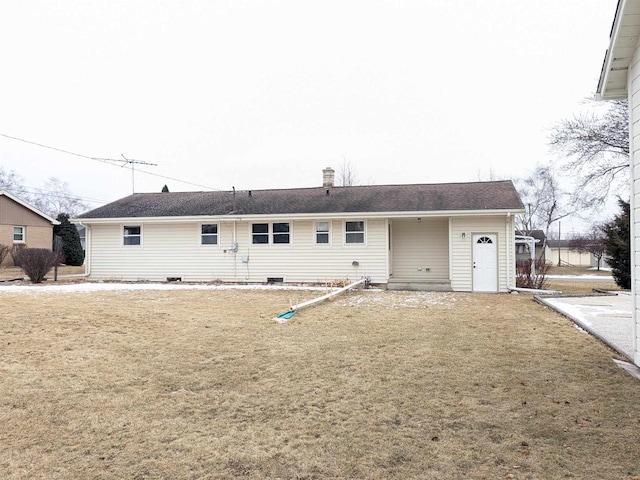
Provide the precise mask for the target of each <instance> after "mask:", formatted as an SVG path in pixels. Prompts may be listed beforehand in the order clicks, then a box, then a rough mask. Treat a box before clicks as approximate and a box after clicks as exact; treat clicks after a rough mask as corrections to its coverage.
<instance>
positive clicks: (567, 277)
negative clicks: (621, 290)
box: [546, 275, 613, 282]
mask: <svg viewBox="0 0 640 480" xmlns="http://www.w3.org/2000/svg"><path fill="white" fill-rule="evenodd" d="M546 278H554V279H556V280H589V281H591V280H594V281H603V282H606V281H613V277H611V276H608V275H547V276H546Z"/></svg>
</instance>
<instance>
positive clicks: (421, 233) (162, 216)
mask: <svg viewBox="0 0 640 480" xmlns="http://www.w3.org/2000/svg"><path fill="white" fill-rule="evenodd" d="M323 174H324V177H323V183H324V185H323V187H318V188H297V189H286V190H284V189H283V190H253V191H243V192H235V191H233V192H182V193H138V194H133V195H130V196H128V197H125V198H122V199H120V200H117V201H115V202H113V203H110V204H108V205H105V206H103V207H100V208H97V209H95V210H93V211H90V212H87V213H85V214H83V215H80V216H79V217H78V218H77V219H74V222H80V223H82V225H84V226H86V228H87V234H86V241H87V252H86V253H87V257H86V258H87V260H86V262H87V272H88V273H89V275H90V278H93V279H122V280H153V281H165V280H168V279H181V280H183V281H199V282H206V281H223V282H289V283H325V282H329V281H332V280H338V279H349V280H357V279H360V278H361V277H363V276H365V277H370V279H371V282H372V283H375V284H380V285H387V284H388V286H389V287H390V288H410V289H413V288H416V289H434V290H436V289H439V290H454V291H488V292H498V291H500V292H504V291H507V290H508V289H509V287H511V286H514V285H515V251H514V250H515V248H514V247H515V245H514V232H515V228H514V215H516V214H519V213H523V212H524V208H523V205H522V202H521V201H520V198H519V196H518V193H517V192H516V190H515V188H514V187H513V184H512V183H511V182H510V181H500V182H484V183H481V182H477V183H452V184H434V185H379V186H358V187H335V186H334V185H333V182H334V172H333V170H332V169H330V168H327V169H325V170H324V171H323Z"/></svg>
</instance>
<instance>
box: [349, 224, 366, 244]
mask: <svg viewBox="0 0 640 480" xmlns="http://www.w3.org/2000/svg"><path fill="white" fill-rule="evenodd" d="M345 233H346V235H345V242H346V243H364V222H346V224H345Z"/></svg>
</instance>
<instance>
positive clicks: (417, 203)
mask: <svg viewBox="0 0 640 480" xmlns="http://www.w3.org/2000/svg"><path fill="white" fill-rule="evenodd" d="M464 210H469V211H473V210H476V211H477V210H510V211H517V210H524V206H523V204H522V201H521V200H520V197H519V195H518V193H517V192H516V189H515V188H514V186H513V183H512V182H511V181H508V180H507V181H498V182H474V183H443V184H414V185H371V186H356V187H316V188H296V189H282V190H252V191H238V192H236V194H235V199H234V195H233V193H232V192H229V191H225V192H179V193H169V192H166V193H135V194H133V195H130V196H128V197H125V198H121V199H120V200H116V201H115V202H112V203H109V204H107V205H105V206H103V207H99V208H96V209H95V210H91V211H89V212H86V213H84V214H82V215H80V216H79V217H78V218H79V219H89V218H95V219H100V218H138V217H139V218H150V217H180V216H225V215H229V214H236V215H279V214H280V215H288V214H322V213H327V214H337V213H371V212H430V211H464Z"/></svg>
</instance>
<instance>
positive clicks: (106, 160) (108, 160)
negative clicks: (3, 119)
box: [0, 133, 220, 191]
mask: <svg viewBox="0 0 640 480" xmlns="http://www.w3.org/2000/svg"><path fill="white" fill-rule="evenodd" d="M0 136H2V137H5V138H9V139H11V140H17V141H19V142H24V143H28V144H30V145H36V146H38V147H42V148H47V149H49V150H54V151H56V152H61V153H66V154H67V155H73V156H75V157H80V158H85V159H87V160H93V161H96V162H102V163H105V164H107V165H113V166H114V167H120V168H122V167H126V168H131V169H132V170H133V164H131V167H127V163H130V162H129V160H128V159H126V158H125V159H124V160H120V159H118V158H101V157H90V156H89V155H83V154H81V153H76V152H71V151H69V150H64V149H62V148H57V147H52V146H50V145H44V144H42V143H38V142H34V141H31V140H25V139H24V138H18V137H14V136H11V135H7V134H5V133H0ZM123 157H124V155H123ZM134 161H135V162H136V163H144V164H145V165H155V164H153V163H147V162H141V161H140V160H134ZM116 162H117V164H116ZM123 162H124V165H120V164H122V163H123ZM136 172H139V173H144V174H146V175H152V176H154V177H159V178H164V179H165V180H173V181H174V182H180V183H184V184H185V185H192V186H194V187H200V188H205V189H207V190H216V191H220V189H219V188H213V187H209V186H207V185H201V184H198V183H193V182H188V181H186V180H180V179H179V178H174V177H168V176H166V175H160V174H157V173H153V172H149V171H146V170H136Z"/></svg>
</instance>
